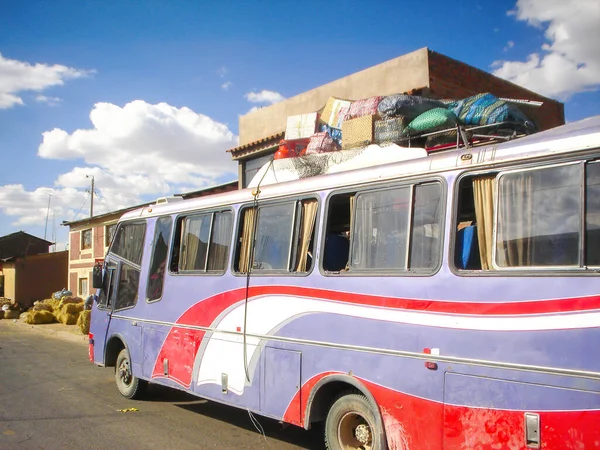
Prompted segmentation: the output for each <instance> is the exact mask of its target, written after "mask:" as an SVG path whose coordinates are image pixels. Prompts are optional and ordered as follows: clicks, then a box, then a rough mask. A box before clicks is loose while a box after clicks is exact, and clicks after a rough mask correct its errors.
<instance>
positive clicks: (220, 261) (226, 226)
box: [207, 212, 233, 271]
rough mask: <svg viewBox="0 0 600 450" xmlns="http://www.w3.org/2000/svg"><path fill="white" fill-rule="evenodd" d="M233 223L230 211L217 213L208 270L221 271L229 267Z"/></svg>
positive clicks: (209, 252) (211, 238)
mask: <svg viewBox="0 0 600 450" xmlns="http://www.w3.org/2000/svg"><path fill="white" fill-rule="evenodd" d="M232 223H233V222H232V217H231V213H230V212H222V213H216V214H215V218H214V222H213V229H212V234H211V236H210V247H209V250H208V267H207V270H219V271H221V270H225V269H226V268H227V257H228V255H229V243H230V242H231V228H232Z"/></svg>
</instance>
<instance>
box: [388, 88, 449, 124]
mask: <svg viewBox="0 0 600 450" xmlns="http://www.w3.org/2000/svg"><path fill="white" fill-rule="evenodd" d="M443 107H444V104H443V103H442V102H440V101H438V100H433V99H431V98H426V97H421V96H419V95H408V94H394V95H388V96H387V97H384V98H383V99H382V100H381V102H379V105H378V107H377V111H378V112H379V115H380V116H381V117H382V118H389V117H396V116H404V117H406V119H407V120H409V121H410V120H412V119H414V118H416V117H417V116H419V115H420V114H423V113H424V112H426V111H429V110H430V109H433V108H443Z"/></svg>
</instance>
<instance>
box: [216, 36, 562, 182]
mask: <svg viewBox="0 0 600 450" xmlns="http://www.w3.org/2000/svg"><path fill="white" fill-rule="evenodd" d="M403 92H412V93H415V94H418V95H423V96H425V97H430V98H437V99H461V98H465V97H469V96H471V95H475V94H478V93H482V92H490V93H492V94H494V95H495V96H497V97H503V98H513V99H525V100H533V101H539V102H543V104H542V106H541V107H539V108H533V107H530V106H523V107H521V109H522V110H523V112H524V113H525V114H526V115H527V116H528V117H529V118H530V119H531V120H533V122H535V124H536V126H537V128H538V130H540V131H542V130H547V129H549V128H554V127H556V126H559V125H562V124H564V122H565V118H564V105H563V104H562V103H560V102H558V101H556V100H552V99H550V98H547V97H543V96H541V95H539V94H536V93H535V92H532V91H530V90H527V89H525V88H523V87H521V86H518V85H516V84H514V83H511V82H509V81H506V80H503V79H502V78H498V77H496V76H494V75H492V74H490V73H487V72H485V71H482V70H479V69H476V68H475V67H472V66H469V65H467V64H464V63H462V62H460V61H457V60H454V59H452V58H449V57H447V56H444V55H442V54H440V53H436V52H434V51H432V50H429V49H428V48H422V49H420V50H416V51H414V52H412V53H408V54H406V55H403V56H400V57H398V58H395V59H392V60H390V61H386V62H384V63H381V64H378V65H376V66H373V67H370V68H367V69H365V70H362V71H360V72H356V73H353V74H351V75H348V76H346V77H344V78H340V79H338V80H335V81H332V82H330V83H327V84H325V85H323V86H319V87H317V88H315V89H312V90H310V91H307V92H303V93H301V94H298V95H296V96H294V97H291V98H288V99H286V100H284V101H282V102H279V103H275V104H274V105H270V106H267V107H264V108H261V109H259V110H257V111H255V112H252V113H249V114H246V115H245V116H241V117H240V119H239V134H240V136H239V142H240V145H239V146H238V147H236V148H233V149H230V150H228V152H229V153H231V156H232V158H233V159H234V160H237V161H238V162H239V169H238V179H239V183H240V187H246V186H247V184H248V182H249V181H250V180H251V179H252V176H253V175H254V174H255V173H256V172H257V171H258V169H259V168H260V167H261V166H262V165H263V164H264V163H265V162H267V161H268V160H269V159H270V158H271V157H272V155H273V153H275V151H276V149H277V146H278V143H279V141H280V140H281V139H282V138H283V136H284V130H285V126H286V119H287V117H288V116H292V115H296V114H306V113H310V112H314V111H320V110H321V109H322V108H323V107H324V105H325V103H326V102H327V99H328V98H329V97H331V96H333V97H337V98H342V99H347V100H359V99H362V98H368V97H373V96H385V95H391V94H396V93H403Z"/></svg>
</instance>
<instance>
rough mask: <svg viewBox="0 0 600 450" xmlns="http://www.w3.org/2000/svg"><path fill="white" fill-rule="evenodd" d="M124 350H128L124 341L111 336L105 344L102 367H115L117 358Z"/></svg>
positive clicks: (116, 336) (120, 337)
mask: <svg viewBox="0 0 600 450" xmlns="http://www.w3.org/2000/svg"><path fill="white" fill-rule="evenodd" d="M124 348H125V349H127V350H129V349H128V347H127V345H125V340H124V339H123V337H122V336H120V335H118V334H115V335H113V336H111V337H110V339H109V340H108V342H107V343H106V350H105V351H104V366H105V367H115V366H116V364H117V357H118V356H119V353H121V350H123V349H124Z"/></svg>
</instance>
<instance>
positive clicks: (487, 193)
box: [473, 175, 496, 270]
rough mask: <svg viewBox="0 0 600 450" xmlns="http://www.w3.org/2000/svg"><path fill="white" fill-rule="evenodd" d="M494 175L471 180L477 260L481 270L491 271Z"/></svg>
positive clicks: (492, 266)
mask: <svg viewBox="0 0 600 450" xmlns="http://www.w3.org/2000/svg"><path fill="white" fill-rule="evenodd" d="M495 179H496V176H495V175H490V176H485V177H479V178H475V179H474V180H473V197H474V200H475V222H476V225H477V242H478V245H479V258H480V260H481V268H482V269H483V270H492V269H493V268H494V265H493V256H492V245H493V242H494V180H495Z"/></svg>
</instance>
